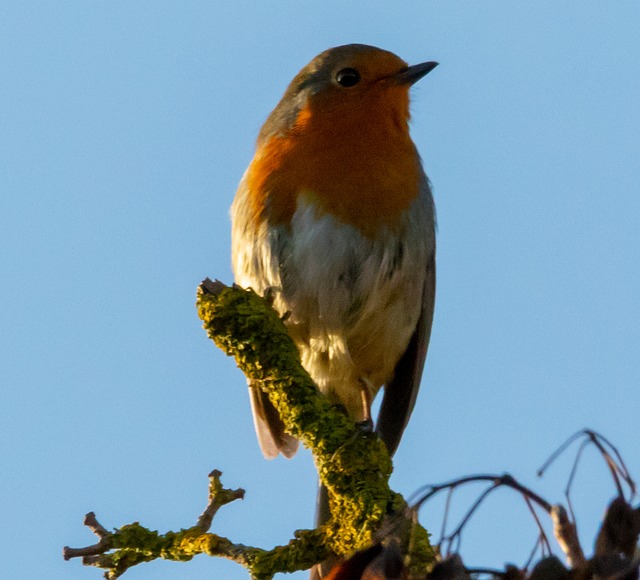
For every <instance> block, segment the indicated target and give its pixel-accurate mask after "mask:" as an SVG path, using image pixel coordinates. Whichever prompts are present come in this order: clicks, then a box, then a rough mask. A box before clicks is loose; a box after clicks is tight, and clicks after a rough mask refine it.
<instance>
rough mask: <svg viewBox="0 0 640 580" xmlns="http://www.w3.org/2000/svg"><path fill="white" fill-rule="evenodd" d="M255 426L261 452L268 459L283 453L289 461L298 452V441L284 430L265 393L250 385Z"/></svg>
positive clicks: (254, 385)
mask: <svg viewBox="0 0 640 580" xmlns="http://www.w3.org/2000/svg"><path fill="white" fill-rule="evenodd" d="M249 396H250V398H251V411H252V413H253V424H254V426H255V428H256V435H257V436H258V443H259V444H260V450H261V451H262V454H263V455H264V456H265V458H266V459H273V458H274V457H277V456H278V453H282V455H284V456H285V457H286V458H287V459H289V458H291V457H293V456H294V455H295V454H296V451H297V450H298V440H297V439H296V438H295V437H292V436H291V435H289V434H288V433H286V432H285V430H284V425H283V424H282V419H280V415H278V411H276V409H275V407H274V406H273V405H272V404H271V401H269V397H268V396H267V393H265V392H264V391H263V390H262V389H261V388H260V387H259V386H258V385H257V384H255V383H249Z"/></svg>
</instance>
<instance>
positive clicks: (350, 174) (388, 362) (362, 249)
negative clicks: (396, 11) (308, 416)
mask: <svg viewBox="0 0 640 580" xmlns="http://www.w3.org/2000/svg"><path fill="white" fill-rule="evenodd" d="M436 65H437V63H435V62H425V63H422V64H418V65H415V66H408V65H407V63H406V62H405V61H403V60H402V59H400V58H399V57H397V56H396V55H394V54H393V53H391V52H388V51H386V50H381V49H379V48H375V47H373V46H366V45H362V44H349V45H345V46H339V47H336V48H331V49H329V50H327V51H325V52H323V53H322V54H320V55H318V56H317V57H316V58H314V59H313V60H312V61H311V62H310V63H309V64H308V65H307V66H305V67H304V68H303V69H302V70H301V71H300V72H299V73H298V74H297V75H296V77H295V78H294V79H293V81H292V82H291V84H290V85H289V87H288V88H287V90H286V92H285V94H284V96H283V98H282V100H281V101H280V103H279V104H278V105H277V106H276V108H275V109H274V110H273V112H272V113H271V115H270V116H269V118H268V119H267V121H266V122H265V124H264V126H263V127H262V129H261V131H260V133H259V136H258V140H257V147H256V153H255V156H254V158H253V160H252V161H251V164H250V165H249V167H248V169H247V170H246V172H245V174H244V176H243V178H242V181H241V182H240V186H239V187H238V191H237V193H236V197H235V200H234V202H233V205H232V207H231V217H232V222H233V223H232V261H233V269H234V274H235V279H236V282H237V283H238V284H239V285H241V286H243V287H251V288H253V289H254V290H255V291H256V292H258V293H259V294H265V293H266V292H269V294H270V296H271V297H272V299H273V306H274V308H275V309H276V310H277V311H278V312H279V313H280V314H284V313H287V314H288V316H287V318H286V324H287V326H288V329H289V332H290V334H291V337H292V338H293V340H294V342H295V344H296V345H297V347H298V349H299V351H300V357H301V360H302V364H303V366H304V367H305V369H306V370H307V371H308V373H309V375H310V376H311V378H312V379H313V380H314V382H315V383H316V385H317V386H318V389H319V390H320V392H321V393H323V394H324V395H326V396H327V397H328V398H329V399H330V400H331V401H332V402H334V403H338V404H341V405H342V406H343V407H344V408H345V409H346V411H347V412H348V413H349V415H350V416H351V417H352V418H353V419H354V420H355V421H358V422H360V421H364V422H371V403H372V401H373V399H374V397H375V396H376V393H377V392H378V391H379V390H380V388H381V387H382V386H384V397H383V400H382V406H381V408H380V413H379V416H378V420H377V425H376V430H377V432H378V433H379V435H380V437H381V439H382V440H383V441H384V443H385V444H386V446H387V448H388V450H389V453H390V454H393V452H394V451H395V450H396V448H397V446H398V443H399V442H400V438H401V437H402V433H403V431H404V429H405V427H406V425H407V422H408V420H409V417H410V415H411V412H412V410H413V407H414V404H415V400H416V395H417V393H418V387H419V384H420V378H421V375H422V368H423V366H424V361H425V357H426V353H427V346H428V343H429V335H430V332H431V321H432V318H433V307H434V294H435V272H436V271H435V210H434V204H433V198H432V195H431V190H430V186H429V181H428V179H427V177H426V175H425V173H424V171H423V169H422V165H421V162H420V157H419V155H418V152H417V150H416V147H415V145H414V143H413V141H412V140H411V137H410V135H409V125H408V122H409V88H410V87H411V85H413V84H414V83H415V82H416V81H418V80H419V79H421V78H422V77H423V76H425V75H426V74H427V73H428V72H430V71H431V70H433V69H434V68H435V67H436ZM249 390H250V396H251V407H252V410H253V418H254V423H255V428H256V433H257V435H258V441H259V444H260V448H261V450H262V453H263V454H264V456H265V457H267V458H273V457H276V456H277V455H278V453H282V454H283V455H284V456H285V457H291V456H293V455H294V454H295V452H296V449H297V447H298V441H297V440H296V439H294V438H293V437H292V436H291V435H289V434H287V433H286V432H285V430H284V427H283V424H282V422H281V420H280V418H279V416H278V414H277V412H276V410H275V409H274V408H273V406H272V405H271V403H270V402H269V399H268V397H267V396H266V394H265V393H264V392H262V391H261V390H260V389H259V388H257V387H254V386H252V385H251V384H250V385H249Z"/></svg>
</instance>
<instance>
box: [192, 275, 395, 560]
mask: <svg viewBox="0 0 640 580" xmlns="http://www.w3.org/2000/svg"><path fill="white" fill-rule="evenodd" d="M202 288H203V291H202V292H201V293H200V295H199V296H198V302H197V306H198V313H199V316H200V318H201V319H202V321H203V322H204V326H205V328H206V329H207V332H208V333H209V336H210V338H211V339H212V340H213V341H214V342H215V343H216V345H217V346H218V347H220V348H221V349H222V350H223V351H224V352H226V353H227V354H228V355H230V356H233V357H234V358H235V359H236V362H237V363H238V366H239V367H240V368H241V369H242V371H243V372H244V373H245V375H246V376H247V377H249V378H251V379H252V380H253V381H258V382H259V385H260V387H261V388H263V390H265V391H266V392H267V394H268V395H269V399H270V401H271V402H272V403H273V405H274V406H275V407H276V409H277V410H278V412H279V414H280V417H281V418H282V420H283V423H284V424H285V426H286V428H287V430H288V431H289V432H290V433H291V434H292V435H294V436H295V437H297V438H298V439H300V440H301V441H302V442H303V443H304V444H305V445H306V446H307V447H309V448H310V449H311V451H312V452H313V455H314V458H315V462H316V467H317V469H318V473H319V475H320V479H321V480H322V482H323V483H324V484H325V485H326V486H327V488H328V490H329V501H330V505H331V511H332V513H334V514H338V517H337V518H334V519H333V520H332V521H331V522H330V523H329V526H328V527H327V529H326V532H327V535H326V542H327V545H328V546H329V547H330V549H331V550H332V551H334V552H336V553H338V554H341V553H345V552H348V551H352V550H354V549H358V548H362V547H363V546H365V545H367V544H369V543H370V542H371V538H372V533H373V532H374V531H375V530H376V529H377V528H378V527H379V526H380V523H381V522H382V519H383V517H384V515H385V513H387V509H388V507H389V504H390V502H391V500H392V495H391V490H390V489H389V486H388V479H389V476H390V475H391V460H390V459H389V455H388V454H387V451H386V449H385V447H384V444H383V443H382V442H381V441H380V440H379V439H378V437H377V435H376V434H375V433H371V432H369V433H367V432H363V431H361V430H359V429H358V428H357V427H356V425H355V424H354V422H353V420H352V419H350V418H349V417H348V416H347V415H345V414H344V413H343V412H341V411H340V410H339V409H337V408H336V407H335V406H333V405H331V404H330V403H329V401H328V400H327V399H326V398H325V397H322V396H321V395H320V394H319V393H318V390H317V389H316V387H315V385H314V383H313V381H312V380H311V378H310V377H309V375H308V374H307V372H306V371H305V370H304V368H303V367H302V365H301V364H300V359H299V356H298V351H297V349H296V347H295V345H294V343H293V341H292V340H291V338H290V336H289V333H288V332H287V329H286V327H285V325H284V324H283V322H282V321H281V320H280V318H279V317H278V315H277V314H276V312H275V311H274V310H273V309H272V308H271V307H270V306H269V305H268V304H267V303H266V302H265V301H264V300H263V299H262V298H260V297H259V296H258V295H256V294H255V293H254V292H252V291H251V290H243V289H241V288H238V287H233V288H228V287H226V286H224V285H222V284H221V283H219V282H218V283H213V282H205V283H203V285H202Z"/></svg>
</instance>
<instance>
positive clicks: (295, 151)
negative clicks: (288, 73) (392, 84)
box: [247, 88, 422, 237]
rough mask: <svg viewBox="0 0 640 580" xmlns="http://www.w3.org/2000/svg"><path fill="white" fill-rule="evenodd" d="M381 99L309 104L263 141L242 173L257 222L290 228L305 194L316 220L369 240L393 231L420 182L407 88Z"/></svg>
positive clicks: (415, 193)
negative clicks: (330, 219) (335, 222)
mask: <svg viewBox="0 0 640 580" xmlns="http://www.w3.org/2000/svg"><path fill="white" fill-rule="evenodd" d="M388 93H389V91H388V90H387V92H386V93H385V94H384V95H382V96H379V97H378V98H376V95H372V96H371V98H370V99H368V100H367V102H366V103H361V102H360V103H356V102H353V101H348V102H346V103H339V104H337V105H334V106H327V105H328V104H327V103H320V104H318V103H316V104H315V109H312V108H311V107H309V106H308V107H307V108H305V109H303V110H301V111H300V113H299V114H298V117H297V120H296V123H295V124H294V126H293V127H292V129H291V130H289V131H288V133H287V134H285V135H276V136H272V137H270V138H268V139H266V140H264V141H263V143H262V144H261V146H260V147H259V148H258V151H257V152H256V155H255V157H254V160H253V161H252V163H251V165H250V167H249V172H248V175H247V185H248V189H249V192H250V194H249V195H250V199H251V206H252V208H253V212H254V218H255V219H256V221H262V220H265V219H266V220H269V221H270V222H271V223H274V224H276V223H277V224H282V223H285V224H286V223H289V222H290V221H291V218H292V216H293V214H294V212H295V210H296V203H297V199H298V196H299V195H301V194H304V195H305V196H307V199H309V198H310V199H312V200H313V201H314V202H315V203H316V204H317V207H318V212H319V214H322V213H330V214H331V215H333V216H334V217H336V218H337V219H339V220H341V221H343V222H345V223H348V224H350V225H353V226H355V227H356V228H358V229H359V230H360V231H361V232H362V233H363V234H364V235H366V236H368V237H373V236H374V235H375V233H376V232H377V231H379V230H380V228H381V227H388V228H396V227H397V226H398V225H399V223H400V217H401V215H402V213H403V211H404V210H406V209H407V208H408V207H409V206H410V204H411V202H412V201H413V200H414V199H415V198H416V197H417V196H418V194H419V188H420V181H421V179H422V177H421V168H420V160H419V157H418V154H417V152H416V149H415V146H414V144H413V142H412V141H411V138H410V136H409V131H408V126H407V117H408V112H407V111H408V95H407V93H406V90H404V89H401V88H399V89H398V90H397V92H396V93H395V94H393V95H391V96H392V97H393V99H394V100H393V101H391V102H390V99H389V94H388ZM383 97H384V98H383ZM390 105H391V106H390ZM319 106H320V108H318V107H319Z"/></svg>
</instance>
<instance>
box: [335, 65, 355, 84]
mask: <svg viewBox="0 0 640 580" xmlns="http://www.w3.org/2000/svg"><path fill="white" fill-rule="evenodd" d="M359 81H360V73H359V72H358V71H357V70H356V69H355V68H343V69H342V70H339V71H338V74H336V82H337V83H338V84H339V85H340V86H341V87H345V88H349V87H353V86H354V85H357V84H358V82H359Z"/></svg>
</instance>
